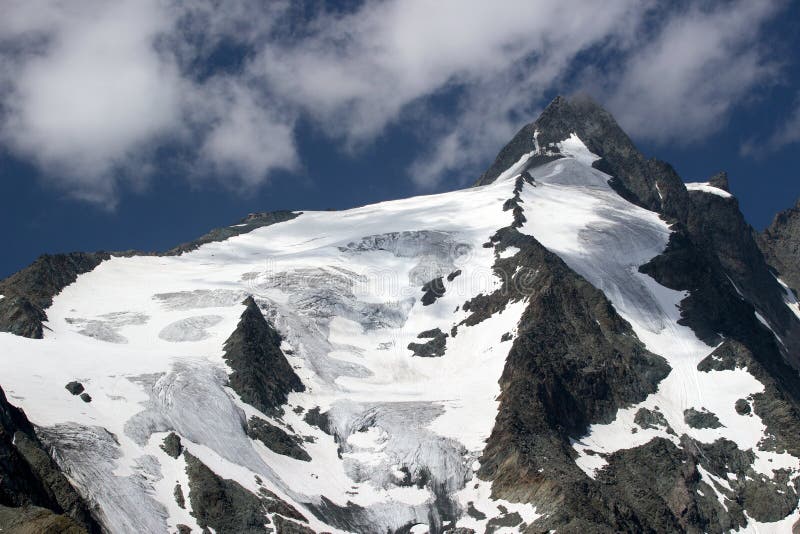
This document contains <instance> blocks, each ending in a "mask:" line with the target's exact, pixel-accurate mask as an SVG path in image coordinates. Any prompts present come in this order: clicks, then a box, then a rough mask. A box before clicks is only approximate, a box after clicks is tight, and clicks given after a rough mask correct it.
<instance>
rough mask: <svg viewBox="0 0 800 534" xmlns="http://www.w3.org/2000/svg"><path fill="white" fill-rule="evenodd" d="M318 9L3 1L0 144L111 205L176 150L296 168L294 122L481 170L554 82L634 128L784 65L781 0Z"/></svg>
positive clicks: (434, 181)
mask: <svg viewBox="0 0 800 534" xmlns="http://www.w3.org/2000/svg"><path fill="white" fill-rule="evenodd" d="M312 5H314V6H316V4H312V3H304V2H299V3H298V2H271V3H263V2H258V1H254V0H253V1H251V0H235V1H231V2H224V3H222V2H219V1H218V0H196V1H193V2H182V1H179V0H118V1H116V2H107V1H105V0H73V1H71V2H63V1H60V0H7V3H6V5H5V9H4V12H5V15H6V16H4V17H3V18H2V19H1V20H0V90H2V93H0V94H1V95H2V96H0V143H2V145H3V146H5V147H6V149H8V150H10V151H12V152H13V153H15V154H17V155H18V156H20V157H24V158H26V159H28V160H30V161H33V162H35V163H36V165H38V166H39V167H40V168H41V170H42V171H43V175H44V176H45V177H46V179H47V180H49V181H50V182H51V183H53V184H55V185H56V186H57V187H59V188H61V189H62V190H63V191H65V192H67V193H68V194H70V195H72V196H74V197H77V198H81V199H85V200H88V201H91V202H95V203H99V204H102V205H106V206H113V205H114V203H115V202H116V201H117V199H118V198H119V195H120V194H121V191H124V190H126V189H143V188H145V187H146V186H147V185H148V183H149V181H150V180H152V179H154V178H155V177H156V176H159V173H158V164H157V163H158V154H159V151H160V150H163V149H164V148H165V147H169V148H170V149H171V150H172V152H173V153H175V154H179V155H180V158H179V159H180V161H179V163H178V165H179V168H180V173H181V174H183V175H185V176H186V177H187V178H188V179H189V180H191V181H207V180H214V181H218V182H221V183H222V184H223V185H224V186H225V187H228V188H231V189H234V190H247V189H250V188H254V187H258V186H260V185H262V184H264V183H266V182H268V181H269V179H270V177H271V176H272V175H273V174H274V173H275V171H278V170H298V169H299V168H301V166H302V154H301V153H300V152H299V148H298V145H297V140H296V125H297V124H298V121H300V120H301V119H305V120H308V122H309V123H310V124H312V125H313V126H314V127H315V128H318V129H320V130H321V131H322V132H324V133H325V134H326V135H327V136H329V138H330V139H331V141H332V142H334V143H337V145H338V146H339V147H340V148H341V149H342V150H343V151H350V152H352V153H357V152H358V151H359V150H361V149H363V148H364V147H366V146H369V144H370V143H371V142H372V140H374V139H375V138H376V137H378V136H381V135H383V134H384V133H386V132H387V131H389V130H390V129H392V128H396V127H399V128H406V129H409V131H412V132H418V133H419V135H420V137H421V138H422V139H424V141H425V142H424V146H425V147H427V151H425V152H423V153H421V154H420V155H419V157H418V158H417V159H416V160H415V161H411V162H409V166H408V174H409V178H410V179H411V180H412V181H413V182H414V183H415V184H416V185H417V186H419V187H420V188H423V189H425V188H432V187H435V186H437V185H439V184H440V183H441V182H442V181H443V180H445V179H447V180H455V181H456V182H459V183H468V182H469V181H471V180H472V179H474V178H475V176H476V175H477V174H478V173H479V171H480V169H477V168H476V166H477V165H480V164H482V163H483V162H485V161H486V159H487V158H489V157H491V156H492V155H494V153H495V152H496V151H497V150H498V149H499V148H500V147H501V146H502V144H503V143H504V142H505V141H507V140H508V139H509V138H510V136H511V135H513V133H514V132H515V131H516V130H517V129H518V128H520V127H521V126H522V125H523V124H524V123H526V122H528V121H530V120H531V119H532V118H534V117H535V116H536V114H537V113H538V112H539V111H540V109H541V107H542V106H543V105H544V104H546V99H549V98H550V97H552V96H553V94H554V92H572V91H585V92H588V93H590V94H592V95H594V96H595V98H597V99H598V100H600V101H601V102H603V103H604V104H605V105H607V106H608V107H609V108H610V109H611V110H612V112H614V113H615V114H616V115H617V117H618V118H619V120H620V122H622V124H623V126H624V127H625V128H626V129H628V131H629V132H630V133H631V134H632V135H633V136H634V137H637V138H641V139H648V140H653V141H657V142H675V141H683V142H688V141H693V140H697V139H698V138H702V137H703V136H706V135H709V134H711V133H713V132H714V131H715V130H716V129H718V128H720V127H721V125H722V124H724V121H725V120H726V118H727V117H728V115H729V114H730V112H731V110H732V108H733V107H735V106H736V105H737V104H738V103H740V102H741V101H742V100H743V99H745V98H746V97H747V95H748V94H749V93H750V92H751V91H752V90H753V89H754V88H756V87H758V86H759V85H762V84H768V83H770V82H771V80H772V79H774V77H775V76H776V74H777V73H778V67H777V65H776V64H775V63H774V62H773V59H771V57H770V50H769V48H768V46H766V45H765V44H764V39H763V37H764V36H763V32H764V26H765V24H766V23H767V22H768V21H770V20H771V19H773V18H774V17H775V16H776V15H777V14H778V13H779V12H780V10H781V8H782V6H783V3H782V2H779V1H769V0H765V1H763V2H750V1H745V0H739V1H736V0H734V1H719V2H709V1H697V2H681V3H676V5H673V6H671V7H669V8H666V7H663V5H661V4H660V3H657V2H650V1H645V2H642V1H641V0H608V1H606V2H602V3H600V2H585V1H578V0H558V1H557V0H538V1H531V0H518V1H517V0H507V1H504V2H500V3H497V2H493V3H490V2H484V1H482V0H440V1H438V2H429V1H424V0H403V1H400V0H384V1H382V2H366V3H363V4H359V5H357V6H355V7H351V8H349V9H348V10H334V9H328V8H319V7H310V6H312ZM794 131H797V130H794ZM776 135H777V134H776ZM787 136H791V133H790V134H787V135H786V136H784V137H787ZM776 142H778V141H776ZM453 177H455V178H453Z"/></svg>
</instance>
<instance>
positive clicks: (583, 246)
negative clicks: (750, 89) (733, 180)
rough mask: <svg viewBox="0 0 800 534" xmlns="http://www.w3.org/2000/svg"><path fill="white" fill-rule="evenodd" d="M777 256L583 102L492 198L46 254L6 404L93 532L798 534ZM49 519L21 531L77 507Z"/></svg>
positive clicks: (790, 391)
mask: <svg viewBox="0 0 800 534" xmlns="http://www.w3.org/2000/svg"><path fill="white" fill-rule="evenodd" d="M779 233H780V232H776V233H775V235H778V234H779ZM770 235H771V234H770ZM781 235H783V234H781ZM794 235H796V233H795V234H794ZM766 241H767V240H766V238H762V237H759V236H758V235H757V234H756V232H755V231H753V229H752V228H751V227H750V226H749V225H748V224H747V223H746V222H745V220H744V218H743V217H742V215H741V213H740V211H739V207H738V203H737V201H736V198H735V197H734V196H733V195H732V194H731V193H730V192H729V191H728V187H727V179H726V177H725V175H724V174H720V175H717V176H714V177H712V178H710V179H709V181H708V182H706V183H696V184H684V183H683V182H682V181H681V179H680V177H679V176H678V175H677V173H676V172H675V171H674V170H673V169H672V168H671V167H670V166H669V165H668V164H666V163H663V162H660V161H658V160H655V159H649V158H646V157H645V156H643V155H642V154H641V153H640V152H639V151H638V150H637V149H636V147H635V146H634V144H633V143H632V142H631V140H630V139H629V138H628V136H627V135H626V134H625V133H624V132H623V131H622V130H621V128H620V127H619V126H618V125H617V123H616V122H615V121H614V119H613V117H612V116H611V115H610V114H609V113H608V112H606V111H605V110H603V109H602V108H600V107H599V106H598V105H597V104H595V103H594V102H592V101H591V100H590V99H588V98H585V97H575V98H570V99H566V98H562V97H559V98H557V99H555V100H554V101H553V102H552V103H551V104H550V105H549V106H548V108H547V109H546V110H545V111H544V112H543V113H542V115H541V116H540V117H539V118H538V119H537V120H536V121H535V122H533V123H531V124H530V125H527V126H525V127H524V128H523V129H522V130H521V131H520V132H519V133H518V134H517V135H516V136H515V137H514V138H513V139H512V141H511V142H510V143H509V144H508V145H507V146H506V147H504V148H503V149H502V150H501V151H500V153H499V154H498V156H497V158H496V160H495V161H494V163H493V164H492V166H491V167H490V168H489V169H488V170H487V171H486V173H484V174H483V175H482V176H481V177H480V178H479V180H478V181H477V183H476V185H475V186H474V187H470V188H467V189H464V190H460V191H454V192H450V193H444V194H439V195H431V196H422V197H415V198H409V199H404V200H398V201H392V202H383V203H379V204H375V205H370V206H364V207H361V208H355V209H351V210H346V211H340V212H310V211H307V212H302V213H301V212H278V213H275V214H256V215H252V216H250V217H248V218H247V219H245V220H243V221H241V222H240V223H237V224H236V225H233V226H231V227H229V228H224V229H218V230H215V231H212V232H211V233H209V234H207V235H206V236H204V237H203V238H201V239H199V240H197V241H195V242H193V243H190V244H187V245H185V246H181V247H177V248H176V249H173V250H171V251H169V252H167V253H164V254H155V253H148V254H142V253H135V252H125V253H121V254H117V253H98V254H89V255H85V254H70V255H58V256H46V257H42V258H40V259H39V260H37V261H36V262H35V263H34V264H33V265H32V266H31V267H29V268H28V269H25V270H23V271H21V272H20V273H17V274H16V275H14V276H12V277H10V278H8V279H7V280H5V281H3V282H0V294H2V295H4V297H3V298H0V330H2V331H4V332H6V333H3V334H0V353H2V354H3V356H2V357H3V363H4V367H3V373H2V375H0V386H2V387H3V388H4V390H5V392H6V393H7V394H8V398H9V399H10V400H11V402H13V403H14V404H17V405H18V406H20V407H22V408H23V409H24V410H25V413H26V414H27V417H28V418H30V421H31V422H32V423H33V425H34V426H31V425H30V424H28V427H26V428H28V432H27V434H26V435H28V436H31V437H30V439H31V440H33V439H35V440H38V441H37V443H38V444H40V445H37V446H39V447H40V449H41V450H46V451H48V452H50V454H51V455H52V458H53V461H54V462H55V464H54V465H57V466H58V468H59V469H60V470H61V472H62V473H63V474H64V475H66V479H67V480H68V482H69V484H70V487H72V488H74V490H75V491H76V492H77V494H78V495H79V504H80V506H82V507H83V508H80V507H79V508H76V509H81V510H83V509H85V510H89V511H90V512H91V517H90V518H88V519H87V518H86V517H85V516H80V517H78V516H74V517H73V516H71V515H68V514H67V517H68V518H71V519H72V520H74V521H77V520H78V519H81V518H82V520H83V523H79V524H78V527H77V528H80V529H84V530H91V529H92V528H95V526H94V525H95V523H96V524H97V525H100V526H101V528H103V529H105V530H107V531H109V532H180V533H182V534H183V533H185V532H190V531H191V532H211V531H212V530H213V531H214V532H217V533H228V532H230V533H234V532H235V533H249V532H279V533H281V532H286V533H297V532H299V533H307V532H367V533H379V532H381V533H383V532H403V533H412V532H413V533H421V532H435V533H439V532H449V533H453V534H467V533H470V532H517V531H519V532H546V531H552V530H555V531H558V532H576V533H587V532H727V531H734V530H735V531H742V532H757V531H758V532H762V531H774V532H793V531H797V530H798V529H800V508H799V507H798V504H799V503H798V499H799V498H798V490H800V376H799V375H798V369H800V307H799V306H798V303H797V300H796V299H795V293H794V292H792V291H791V290H790V289H789V287H795V286H793V285H792V284H794V282H793V281H792V278H791V273H792V271H791V270H787V269H786V267H785V265H792V266H794V265H795V264H794V263H792V262H791V256H788V255H787V256H783V258H784V259H783V260H782V261H783V262H784V263H782V264H780V265H777V263H776V262H775V259H774V258H775V257H776V256H775V255H774V254H773V253H771V252H770V250H772V249H770V248H768V247H767V246H766V245H765V242H766ZM778 248H779V249H780V250H781V251H785V250H787V249H786V248H785V247H781V246H778ZM762 250H763V251H764V252H762ZM765 255H766V258H765ZM779 277H783V278H779ZM784 281H785V282H786V284H789V285H788V286H787V285H785V284H784ZM8 409H9V410H16V408H13V407H10V405H9V408H8ZM13 413H17V414H19V413H21V412H18V411H14V412H13ZM20 418H21V416H17V418H16V420H19V419H20ZM26 420H27V419H26ZM0 422H1V423H2V424H3V429H4V432H6V433H9V432H13V431H14V427H13V426H11V424H10V423H8V422H7V421H6V420H5V419H3V420H0ZM14 424H19V423H14ZM12 445H13V443H12ZM15 446H16V445H15ZM12 467H13V466H12ZM9 469H11V467H9V466H7V465H6V464H4V463H2V462H0V480H7V479H8V477H10V476H13V475H12V474H11V473H12V472H11V471H9ZM8 491H9V492H10V493H11V494H13V495H15V496H20V495H23V494H24V491H25V490H23V489H15V488H11V489H10V490H8ZM23 501H24V500H23V499H21V498H17V499H16V500H13V499H12V500H11V501H8V502H2V503H0V504H3V505H4V506H6V508H4V509H0V528H3V529H7V525H9V523H8V522H6V523H4V521H7V520H6V519H5V517H6V516H4V515H3V514H4V513H6V512H5V510H6V509H7V510H11V513H15V514H17V518H19V517H20V514H23V513H26V512H24V509H23V508H22V507H21V506H22V504H25V503H27V502H33V503H34V504H36V505H37V506H40V507H43V508H45V509H49V510H51V513H52V514H53V515H58V516H63V515H64V513H65V512H64V510H66V508H64V507H63V506H62V505H58V506H57V504H58V503H56V504H54V503H53V501H52V500H51V501H35V500H34V499H33V497H31V498H30V499H28V500H27V501H24V502H23ZM59 506H60V507H59ZM75 517H77V518H78V519H75ZM17 521H18V519H17ZM90 521H93V522H95V523H90Z"/></svg>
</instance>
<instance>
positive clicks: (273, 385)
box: [224, 297, 305, 414]
mask: <svg viewBox="0 0 800 534" xmlns="http://www.w3.org/2000/svg"><path fill="white" fill-rule="evenodd" d="M244 305H245V306H246V308H245V310H244V313H242V317H241V319H240V320H239V324H238V326H237V327H236V330H234V331H233V333H232V334H231V336H230V337H229V338H228V340H227V341H226V342H225V345H224V349H225V355H224V358H225V361H226V362H227V363H228V365H230V366H231V368H232V369H233V372H232V373H231V374H230V376H229V380H230V386H231V388H233V390H234V391H235V392H236V393H238V394H239V396H240V397H241V398H242V400H243V401H244V402H246V403H248V404H251V405H252V406H255V407H256V408H258V409H259V410H261V411H262V412H264V413H266V414H278V413H280V411H281V410H280V407H281V406H282V405H284V404H286V400H287V395H288V394H289V393H290V392H292V391H304V390H305V387H304V386H303V383H302V382H301V381H300V378H299V377H298V376H297V375H296V374H295V372H294V370H293V369H292V367H291V365H289V362H288V361H286V357H285V356H284V354H283V352H282V351H281V341H282V340H281V336H280V334H278V332H277V331H276V330H275V328H274V327H273V326H272V325H270V324H269V323H268V322H267V320H266V319H265V318H264V315H263V314H262V313H261V310H259V309H258V305H257V304H256V302H255V301H254V300H253V297H247V299H245V301H244Z"/></svg>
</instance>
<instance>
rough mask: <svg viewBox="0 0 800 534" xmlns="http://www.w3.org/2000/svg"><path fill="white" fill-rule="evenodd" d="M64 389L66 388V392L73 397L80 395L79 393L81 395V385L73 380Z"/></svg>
mask: <svg viewBox="0 0 800 534" xmlns="http://www.w3.org/2000/svg"><path fill="white" fill-rule="evenodd" d="M64 388H66V390H67V391H69V392H70V393H72V394H73V395H80V394H81V393H83V384H81V383H80V382H76V381H74V380H73V381H72V382H70V383H68V384H67V385H66V386H64Z"/></svg>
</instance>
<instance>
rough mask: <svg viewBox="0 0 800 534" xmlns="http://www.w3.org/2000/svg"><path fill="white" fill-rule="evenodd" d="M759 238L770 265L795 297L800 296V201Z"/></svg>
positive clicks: (778, 216)
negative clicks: (799, 264) (799, 263)
mask: <svg viewBox="0 0 800 534" xmlns="http://www.w3.org/2000/svg"><path fill="white" fill-rule="evenodd" d="M759 237H760V239H759V244H760V245H761V250H763V251H764V255H765V256H766V258H767V261H768V262H769V264H770V265H771V266H772V267H774V268H775V270H777V271H778V272H779V273H780V275H781V277H782V278H783V280H784V281H785V282H786V283H787V284H788V285H789V287H791V288H792V290H793V291H794V292H795V295H797V294H800V293H798V292H800V266H798V258H800V201H798V202H797V204H795V205H794V207H792V208H789V209H788V210H785V211H782V212H781V213H779V214H777V215H776V216H775V218H774V219H773V221H772V224H770V225H769V226H768V227H767V228H766V229H765V230H764V232H763V233H762V234H761V235H760V236H759Z"/></svg>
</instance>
